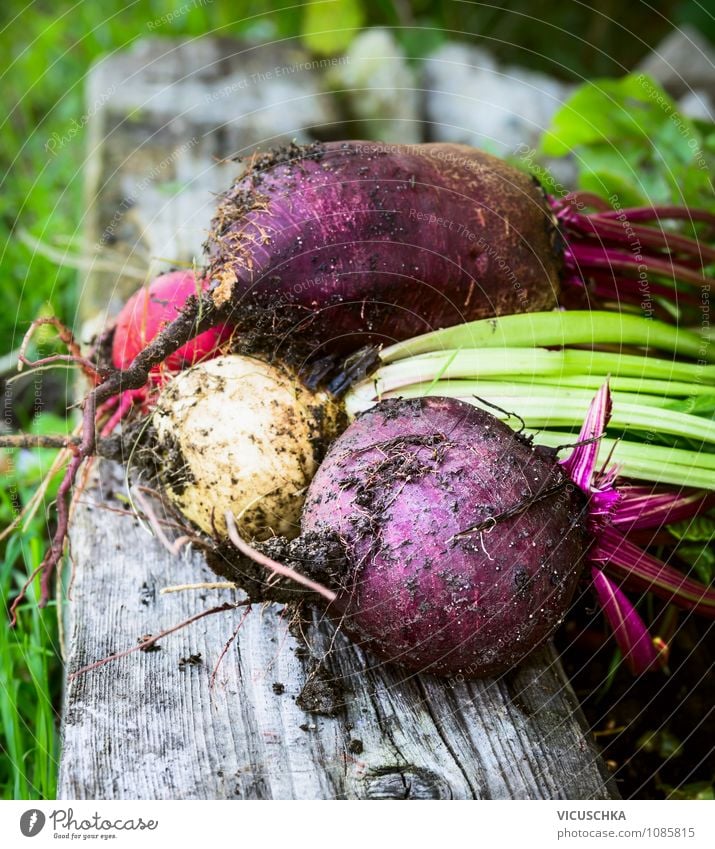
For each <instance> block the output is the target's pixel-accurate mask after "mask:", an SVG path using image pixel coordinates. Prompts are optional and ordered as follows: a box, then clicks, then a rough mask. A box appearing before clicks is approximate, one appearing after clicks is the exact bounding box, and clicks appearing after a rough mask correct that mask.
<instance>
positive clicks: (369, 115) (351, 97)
mask: <svg viewBox="0 0 715 849" xmlns="http://www.w3.org/2000/svg"><path fill="white" fill-rule="evenodd" d="M343 60H344V61H343V62H341V63H340V64H339V65H338V66H337V67H335V68H331V69H329V70H328V73H327V81H328V84H329V85H330V86H331V87H332V88H333V90H334V91H335V92H336V94H337V95H338V96H339V97H340V99H341V101H342V103H343V105H344V108H345V110H346V112H347V114H348V117H349V118H350V119H351V120H353V121H356V122H358V127H359V128H360V132H357V133H356V132H353V133H351V135H352V136H364V137H366V138H370V139H376V140H380V141H386V142H394V143H399V142H402V143H404V144H412V143H416V142H420V141H422V138H423V129H422V125H421V120H420V119H421V114H420V93H419V90H418V86H417V79H416V74H415V73H414V71H413V70H412V68H410V66H409V64H408V62H407V58H406V57H405V54H404V51H403V50H402V48H401V47H400V45H399V44H398V43H397V41H395V38H394V36H393V35H392V33H391V32H389V30H386V29H381V28H379V27H378V28H372V29H368V30H365V31H364V32H363V33H361V34H360V35H359V36H357V38H356V39H355V40H354V41H353V43H352V44H351V45H350V48H349V49H348V52H347V53H346V54H345V56H344V57H343Z"/></svg>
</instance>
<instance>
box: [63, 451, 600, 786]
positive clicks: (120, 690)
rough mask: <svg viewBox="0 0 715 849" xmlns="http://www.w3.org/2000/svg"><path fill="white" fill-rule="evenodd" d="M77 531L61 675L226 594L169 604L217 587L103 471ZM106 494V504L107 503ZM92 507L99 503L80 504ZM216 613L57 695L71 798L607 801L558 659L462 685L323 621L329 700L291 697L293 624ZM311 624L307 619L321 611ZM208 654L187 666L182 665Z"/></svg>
mask: <svg viewBox="0 0 715 849" xmlns="http://www.w3.org/2000/svg"><path fill="white" fill-rule="evenodd" d="M103 478H104V479H103V483H102V485H101V486H97V487H95V488H93V489H92V490H90V493H89V494H88V495H87V496H85V497H84V498H83V502H85V503H83V504H82V505H81V506H80V507H79V508H78V510H77V514H76V518H75V522H74V526H73V529H72V538H71V546H72V556H73V560H74V563H75V566H76V579H75V584H74V588H73V598H72V602H71V604H70V605H69V608H68V609H69V617H68V633H67V639H68V644H69V646H70V655H69V658H68V671H69V673H72V672H73V671H75V670H77V669H78V668H80V667H81V666H83V665H85V664H87V663H90V662H92V661H94V660H97V659H100V658H103V657H106V656H108V655H110V654H112V653H113V652H116V651H119V650H122V649H124V648H128V647H130V646H132V645H133V644H134V643H135V642H136V640H138V639H139V638H140V637H142V636H143V635H145V634H148V633H152V634H156V633H157V632H158V631H160V630H163V629H165V628H167V627H170V626H172V625H173V624H175V623H177V622H180V621H182V620H183V619H185V618H187V617H188V616H191V615H193V614H195V613H196V612H198V611H200V610H203V609H206V608H208V607H212V606H214V605H216V604H218V603H220V602H221V601H225V600H233V599H235V598H236V595H235V594H234V593H232V592H230V591H217V590H212V591H209V590H207V591H203V590H202V591H187V592H183V593H172V594H166V595H162V594H161V589H162V588H163V587H165V586H168V585H176V584H182V583H193V582H197V581H202V580H212V579H215V576H214V575H213V573H211V572H210V571H209V570H208V568H207V567H206V565H205V563H204V561H203V558H202V556H201V555H200V554H199V553H198V552H190V551H184V553H183V554H182V555H179V556H177V557H173V556H172V555H170V554H169V553H168V552H167V551H166V550H165V549H164V548H163V547H162V546H161V544H160V543H159V542H158V541H157V540H156V539H155V538H154V537H153V536H152V535H151V534H150V532H149V531H147V530H146V529H145V528H144V527H143V526H142V525H141V524H140V523H139V521H138V520H137V519H136V518H135V517H133V516H132V515H129V514H122V513H121V512H115V511H117V510H119V511H122V510H125V509H126V503H125V502H124V501H120V500H116V499H115V500H112V499H110V498H108V494H109V493H116V492H121V491H122V488H123V485H124V484H123V481H122V477H121V473H120V472H119V471H118V469H117V468H116V467H115V468H113V469H112V468H107V464H105V469H104V475H103ZM105 499H108V500H105ZM88 500H91V502H92V503H86V502H88ZM242 617H243V612H242V610H241V609H238V610H235V611H230V612H227V613H221V614H218V615H215V616H212V617H209V618H206V619H204V620H201V621H200V622H198V623H195V624H194V625H192V626H190V627H189V628H187V629H185V630H183V631H180V632H178V633H177V634H175V635H172V636H171V637H167V638H166V639H164V640H163V641H162V642H161V648H160V650H159V651H153V652H147V653H142V652H135V653H134V654H132V655H129V656H127V657H125V658H122V659H119V660H115V661H112V662H111V663H109V664H107V665H105V666H103V667H101V668H99V669H96V670H94V671H91V672H88V673H86V674H84V675H81V676H80V677H78V678H75V679H72V680H70V681H69V682H68V684H67V691H66V697H65V713H64V746H63V756H62V768H61V775H60V793H61V796H62V797H63V798H150V799H160V798H182V799H193V798H208V799H212V798H231V797H238V798H269V799H323V798H440V799H446V798H455V799H467V798H498V799H502V798H564V797H567V798H606V797H608V796H609V790H608V787H607V782H606V780H605V778H604V774H603V773H602V771H601V764H600V759H599V757H598V755H597V754H596V752H595V750H594V748H593V746H592V744H591V743H590V742H589V741H588V738H587V734H586V732H585V731H584V729H583V727H582V726H581V725H580V724H579V721H578V720H579V718H580V714H579V708H578V705H577V703H576V699H575V697H574V695H573V692H572V691H571V689H570V687H569V685H568V683H567V682H566V681H565V679H564V678H563V675H562V672H561V668H560V666H559V663H558V660H557V659H556V656H555V654H554V651H553V650H552V649H551V648H547V649H545V650H543V651H542V652H540V653H539V654H538V655H537V656H535V657H534V658H533V659H532V660H531V661H529V662H528V663H526V664H524V665H523V666H522V667H521V668H520V669H519V670H517V671H515V672H513V673H511V674H510V675H508V676H505V677H503V678H501V679H500V680H497V681H477V682H460V681H457V680H451V681H450V680H443V679H438V678H435V677H433V676H429V675H414V674H411V673H407V672H405V671H403V670H400V669H397V668H395V667H388V666H384V665H381V664H378V663H376V661H374V660H373V659H372V658H371V657H369V656H367V655H366V654H364V653H363V652H362V651H361V650H360V649H359V648H357V647H356V646H355V645H354V644H352V643H351V642H350V641H349V640H347V639H346V638H344V637H342V635H340V634H337V635H336V633H335V630H334V628H333V627H332V625H330V624H329V623H326V622H317V624H315V625H314V626H312V627H311V628H310V629H309V634H310V644H311V649H312V652H313V654H314V655H315V656H317V657H318V658H321V659H322V658H323V657H324V658H325V669H326V675H325V677H326V682H327V684H328V687H329V688H330V687H333V688H334V689H335V692H334V693H333V696H332V698H325V700H324V702H323V704H322V709H323V710H327V711H328V712H332V713H334V714H335V715H334V716H324V715H318V714H315V713H310V712H306V711H305V710H304V709H302V708H301V707H299V706H298V704H297V703H296V699H297V698H298V696H299V695H300V693H301V690H302V689H303V687H304V686H305V684H306V682H307V681H309V680H311V671H312V666H313V664H312V660H311V658H310V657H309V656H308V657H306V656H305V647H304V644H303V642H302V641H301V640H299V639H296V637H295V636H294V635H293V634H292V633H291V630H290V628H289V614H288V613H287V612H286V611H285V610H284V609H281V608H279V607H276V606H267V607H264V608H262V609H261V608H254V609H253V610H252V611H251V612H250V614H248V615H247V616H246V618H245V620H244V621H243V623H242V625H241V628H240V630H239V632H238V636H237V638H236V640H235V642H234V644H233V645H232V647H231V649H230V650H229V652H228V653H227V655H226V657H225V658H224V660H223V662H222V663H221V665H220V667H219V671H218V673H217V676H216V682H215V685H214V687H213V688H211V687H210V678H211V674H212V671H213V669H214V667H215V665H216V662H217V660H218V658H219V655H220V654H221V651H222V649H223V647H224V645H225V643H226V641H227V640H228V639H229V637H230V636H231V634H232V633H233V631H234V629H235V628H236V626H237V625H238V623H239V621H240V620H241V618H242ZM316 619H317V616H316ZM198 656H200V661H198V662H196V663H192V662H191V661H190V660H189V662H186V659H190V658H192V657H193V658H196V657H198Z"/></svg>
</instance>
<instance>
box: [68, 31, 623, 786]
mask: <svg viewBox="0 0 715 849" xmlns="http://www.w3.org/2000/svg"><path fill="white" fill-rule="evenodd" d="M304 60H305V57H304V56H302V55H301V54H300V53H296V52H295V51H294V50H293V49H292V48H290V49H288V50H287V52H285V51H284V52H279V53H276V51H275V50H272V51H270V53H263V52H262V53H261V54H260V55H259V54H257V53H256V52H255V51H251V50H247V49H245V48H242V47H240V46H238V45H235V44H233V43H230V42H222V41H215V40H204V41H200V42H194V43H192V44H191V45H189V46H187V45H181V44H173V43H166V42H149V43H146V44H143V45H140V46H139V48H138V49H137V52H135V53H134V54H132V55H127V54H121V55H118V56H116V57H113V58H112V59H111V60H108V61H106V62H104V63H102V64H101V65H100V66H98V68H96V69H95V70H94V72H93V74H92V76H91V81H90V86H89V96H88V99H89V102H90V105H92V104H97V103H100V104H101V105H100V107H99V108H96V109H94V110H93V112H94V114H93V117H92V122H91V135H92V139H93V150H94V153H93V157H92V159H91V164H90V167H89V171H88V204H87V208H88V213H87V243H88V245H89V246H90V248H91V249H92V250H96V253H97V255H98V256H99V257H101V258H102V259H107V258H112V259H113V260H114V261H116V262H118V263H119V265H120V267H121V269H123V270H120V272H119V273H116V274H115V273H111V272H106V271H99V270H97V271H95V272H93V273H91V274H90V275H89V276H88V278H87V281H86V285H85V289H84V292H83V295H84V298H83V315H84V318H85V320H87V319H89V320H90V321H95V322H96V320H97V318H99V319H100V320H102V319H103V317H104V315H106V312H107V311H110V312H111V311H113V310H114V309H115V308H116V304H117V302H118V301H119V299H120V298H121V297H123V296H125V295H126V293H127V291H128V290H129V288H130V287H134V286H136V284H137V274H136V273H134V272H132V273H129V269H131V268H133V269H135V271H137V270H138V275H139V277H141V275H142V273H149V272H150V273H152V274H153V273H156V272H157V271H159V270H161V269H162V268H164V267H166V266H168V265H170V264H171V262H172V260H173V261H189V262H190V261H191V260H192V258H193V257H197V256H198V255H199V252H200V243H201V241H202V239H203V230H204V229H205V227H206V226H207V224H208V220H209V218H210V211H211V208H212V205H213V195H212V192H213V191H218V190H219V189H220V188H222V187H224V186H226V185H227V184H228V182H229V180H230V179H231V177H232V176H233V174H234V173H235V171H236V166H235V165H234V164H233V163H230V164H229V165H226V164H225V163H222V162H221V161H220V158H221V157H224V156H226V155H227V154H228V153H230V152H232V151H239V150H246V149H248V148H250V147H251V146H252V145H254V144H256V143H257V142H261V141H267V142H272V141H275V140H276V136H278V137H281V136H282V137H285V136H288V137H295V136H297V137H301V136H303V137H310V134H311V130H310V127H311V126H312V125H313V124H316V123H320V122H321V121H322V122H324V123H325V124H326V125H330V126H332V127H334V126H336V121H337V118H336V115H337V112H336V109H335V106H334V104H332V102H329V101H327V100H326V99H325V97H326V96H325V95H324V93H323V92H322V90H321V85H320V80H319V79H317V78H316V77H315V75H314V74H313V72H312V70H309V71H306V72H302V71H301V72H300V74H299V76H298V77H293V82H294V83H295V85H294V86H293V88H292V90H291V91H287V90H286V89H285V88H280V87H279V88H278V89H275V88H273V89H270V90H269V87H267V82H268V79H263V80H262V74H263V72H266V71H269V70H270V69H272V68H276V67H299V66H300V65H301V64H302V63H303V62H304ZM291 63H293V65H292V66H291ZM261 67H262V68H263V71H261ZM279 76H280V75H279ZM254 78H255V80H256V81H254ZM245 80H249V83H244V82H243V81H245ZM261 80H262V81H261ZM251 81H253V82H251ZM246 85H248V86H249V91H250V95H249V98H248V100H246V99H245V98H244V97H243V93H244V92H245V91H246ZM250 85H254V86H255V87H256V88H255V90H250ZM281 85H282V83H281ZM251 98H253V100H251ZM256 98H258V105H256ZM294 101H295V102H297V103H298V108H297V109H296V108H295V102H294ZM286 103H291V104H292V111H290V110H289V109H288V107H287V106H286ZM252 110H253V111H252ZM256 110H258V111H259V112H260V111H261V110H265V114H262V115H261V117H260V120H258V121H254V120H253V119H254V118H255V115H254V114H253V113H255V112H256ZM130 114H132V115H133V116H134V117H133V119H132V120H131V121H129V120H128V118H127V116H129V115H130ZM320 116H322V117H320ZM267 127H268V128H271V129H272V130H273V131H272V132H269V131H268V130H267V129H266V128H267ZM333 131H334V130H333ZM187 139H188V140H191V139H197V140H198V141H196V142H195V143H193V144H191V145H187ZM162 163H168V164H166V165H164V167H162ZM177 184H178V185H177ZM101 469H102V476H101V481H98V482H95V483H93V484H91V485H90V486H89V487H88V488H87V490H86V491H85V493H84V494H83V499H82V500H83V503H82V505H80V506H79V507H78V508H77V512H76V514H75V520H74V524H73V528H72V533H71V554H72V559H73V563H74V567H75V572H76V580H75V583H74V588H73V596H72V601H71V602H69V603H67V606H66V610H67V644H68V655H69V656H68V672H69V673H71V672H73V671H74V670H77V669H79V668H80V667H82V666H83V665H85V664H87V663H90V662H92V661H95V660H98V659H100V658H103V657H106V656H108V655H109V654H111V653H113V652H115V651H117V650H121V649H124V648H127V647H129V646H130V645H132V644H134V642H135V641H136V640H137V639H139V638H140V637H141V636H143V635H145V634H147V633H157V632H158V631H160V630H163V629H165V628H167V627H169V626H171V625H173V624H175V623H177V622H179V621H181V620H183V619H185V618H186V617H188V616H191V615H193V614H195V613H197V612H198V611H200V610H202V609H205V608H207V607H211V606H214V605H215V604H218V603H220V602H221V601H223V600H230V599H233V598H234V596H233V595H232V594H231V593H228V592H226V591H222V592H219V591H202V592H201V594H198V593H197V592H184V593H179V594H171V595H162V594H161V593H160V590H161V588H162V587H165V586H167V585H175V584H182V583H194V582H197V581H201V580H211V579H213V577H214V576H213V574H212V573H211V572H210V571H209V570H208V568H207V566H206V564H205V562H204V560H203V557H202V556H201V554H200V553H198V552H192V551H188V550H186V549H185V550H184V551H183V552H182V554H180V555H179V556H172V555H170V554H169V553H168V552H167V551H166V550H165V549H164V548H163V547H162V546H161V545H160V543H159V542H158V541H157V540H156V539H155V538H154V537H153V536H152V535H151V534H150V533H149V532H148V531H147V530H146V529H145V528H144V527H143V526H142V525H141V524H140V523H139V521H138V520H137V519H136V518H135V517H133V516H132V515H127V514H126V513H125V512H123V511H125V510H126V501H122V500H117V499H113V498H112V497H111V495H112V493H117V492H119V493H122V492H123V493H124V494H125V495H126V494H127V492H126V487H125V482H124V480H123V477H122V474H121V472H120V470H119V469H118V468H117V467H115V466H113V465H112V464H108V463H103V464H101ZM290 615H291V614H290V613H289V612H287V611H285V610H282V609H280V608H277V607H275V606H269V607H265V608H262V609H259V608H254V609H253V610H252V611H251V612H250V614H248V615H247V616H246V618H245V620H243V622H242V625H241V628H240V630H239V632H238V635H237V637H236V640H235V642H234V643H233V644H232V646H231V648H230V649H229V651H228V652H227V654H226V657H225V658H224V660H223V662H222V664H221V666H220V668H219V671H218V673H217V676H216V683H215V686H214V687H210V677H211V672H212V669H213V667H214V665H215V664H216V662H217V660H218V658H219V656H220V655H221V652H222V650H223V648H224V646H225V644H226V641H227V640H228V638H229V637H230V636H231V634H232V633H233V631H234V629H235V628H236V627H237V625H238V624H239V621H241V619H242V616H243V614H242V612H241V610H240V609H239V610H235V611H231V612H228V613H222V614H220V615H216V616H212V617H208V618H206V619H202V620H201V621H199V622H197V623H195V624H194V625H192V626H191V627H190V628H188V629H186V630H183V631H181V632H179V633H177V634H175V635H173V636H172V637H169V638H167V639H165V640H163V641H162V643H161V649H160V650H159V651H155V652H148V653H141V652H136V653H134V654H132V655H130V656H128V657H125V658H123V659H121V660H117V661H114V662H112V663H111V664H108V665H106V666H104V667H102V668H100V669H97V670H94V671H92V672H90V673H87V674H85V675H83V676H80V677H78V678H70V679H69V680H68V681H67V686H66V694H65V704H64V719H63V755H62V762H61V773H60V784H59V795H60V797H61V798H146V799H155V798H156V799H159V798H181V799H184V798H185V799H193V798H222V799H223V798H281V799H299V798H305V799H324V798H425V797H426V798H607V797H609V796H611V795H615V791H614V790H613V788H612V786H611V784H610V782H609V781H608V778H607V776H606V774H605V771H604V768H603V765H602V763H601V760H600V758H599V756H598V754H597V752H596V750H595V747H594V746H593V743H592V741H591V739H590V737H589V735H588V731H587V729H586V728H585V726H584V723H583V718H582V715H581V713H580V710H579V707H578V704H577V701H576V698H575V696H574V694H573V692H572V690H571V688H570V686H569V685H568V682H567V681H566V680H565V678H564V676H563V672H562V670H561V666H560V664H559V662H558V659H557V657H556V655H555V652H554V650H553V648H551V647H547V648H545V649H543V650H542V651H541V652H539V653H538V655H535V656H534V657H533V658H532V659H531V660H530V661H529V662H528V663H526V664H524V665H523V666H522V667H521V668H520V669H519V670H516V671H515V672H513V673H511V674H510V675H508V676H505V677H503V678H502V679H500V680H498V681H482V682H460V681H456V680H451V681H450V680H440V679H436V678H433V677H431V676H426V675H414V674H411V673H406V672H404V671H402V670H400V669H397V668H395V667H391V666H384V665H380V664H377V663H376V662H375V660H374V659H372V658H371V657H370V656H368V655H366V654H364V653H363V652H362V651H361V650H360V649H359V648H358V647H356V646H355V645H353V644H352V643H351V642H350V641H348V640H347V639H346V638H344V637H343V636H342V635H341V634H340V633H337V634H336V633H335V630H334V628H333V626H332V625H331V624H330V623H327V622H322V621H319V619H318V615H317V614H316V621H315V622H313V623H312V625H311V626H310V627H308V626H305V627H306V628H307V631H308V633H309V636H310V644H311V651H312V654H313V658H311V656H310V655H309V654H306V651H305V646H304V643H303V642H302V641H301V640H299V639H297V638H296V636H295V634H294V633H292V632H291V629H290V628H289V619H290ZM292 630H293V631H295V628H294V629H292ZM197 655H200V662H191V658H192V656H197ZM315 657H317V658H318V659H322V660H324V663H323V665H322V667H321V668H322V669H323V670H324V671H323V674H322V675H318V676H316V674H315V670H314V658H315ZM182 659H188V661H185V662H182ZM321 682H322V683H321ZM318 684H321V686H320V687H319V686H318ZM306 685H309V686H308V689H307V690H306V689H305V688H306ZM301 693H303V699H302V700H300V699H299V696H300V694H301ZM311 693H312V697H313V701H318V702H320V701H321V700H322V710H323V712H324V713H325V712H326V711H327V712H328V713H331V714H333V715H330V716H326V715H318V714H315V713H311V712H307V711H306V710H305V709H304V708H305V705H306V702H308V703H309V702H310V699H308V698H306V694H308V695H310V694H311ZM331 694H332V695H331ZM301 704H302V705H303V707H301Z"/></svg>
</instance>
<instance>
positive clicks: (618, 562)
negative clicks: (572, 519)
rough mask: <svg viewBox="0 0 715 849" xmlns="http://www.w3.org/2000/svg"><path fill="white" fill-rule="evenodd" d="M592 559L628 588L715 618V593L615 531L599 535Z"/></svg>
mask: <svg viewBox="0 0 715 849" xmlns="http://www.w3.org/2000/svg"><path fill="white" fill-rule="evenodd" d="M591 558H592V560H594V561H596V562H602V563H604V564H605V566H604V568H605V569H606V571H607V572H609V573H610V574H612V575H614V577H616V578H619V579H620V580H622V581H623V582H624V583H625V584H626V585H627V586H631V587H633V588H634V589H637V590H645V591H646V592H652V593H653V594H654V595H657V596H659V597H660V598H662V599H665V601H667V602H669V603H671V604H675V605H677V606H678V607H682V608H684V609H686V610H693V611H695V612H696V613H699V614H700V615H701V616H707V617H708V618H710V619H712V618H715V591H714V590H712V589H710V588H709V587H706V586H705V585H704V584H701V583H700V582H699V581H694V580H693V579H692V578H687V577H686V576H685V575H683V573H682V572H679V571H678V570H677V569H673V568H672V567H671V566H666V564H665V563H662V562H661V561H660V560H658V559H657V558H656V557H653V556H652V555H650V554H648V553H647V552H645V551H643V549H641V548H638V546H637V545H634V544H633V543H632V542H630V541H629V540H627V539H626V538H625V537H624V536H623V535H622V534H621V533H619V531H617V530H616V529H615V528H605V529H603V530H602V531H601V533H600V534H599V536H598V538H597V540H596V543H595V545H594V547H593V548H592V549H591Z"/></svg>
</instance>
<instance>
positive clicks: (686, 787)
mask: <svg viewBox="0 0 715 849" xmlns="http://www.w3.org/2000/svg"><path fill="white" fill-rule="evenodd" d="M685 620H686V616H685V614H681V622H680V623H679V625H678V629H677V634H676V636H675V638H674V639H673V641H672V643H671V648H670V660H669V674H666V673H664V672H651V673H649V674H647V675H644V676H642V677H641V678H638V679H635V678H633V676H632V675H631V674H630V673H629V672H628V671H627V669H626V668H625V667H624V666H623V665H621V666H620V667H619V669H618V671H617V673H616V675H615V677H614V678H613V680H612V683H611V685H610V687H609V686H607V683H606V682H607V680H608V673H609V666H610V664H611V661H612V659H613V656H614V644H613V641H612V640H604V639H603V637H604V631H603V628H602V626H600V625H598V624H595V619H594V609H593V607H588V606H587V604H586V603H581V604H579V605H577V606H576V607H575V609H574V610H573V611H572V614H571V615H570V617H569V619H568V620H567V623H566V625H565V626H564V627H563V628H561V629H559V631H558V632H557V634H556V644H557V648H558V649H559V651H560V653H561V658H562V661H563V664H564V668H565V670H566V673H567V675H568V677H569V679H570V681H571V683H572V685H573V687H574V690H575V691H576V695H577V696H578V698H579V701H580V702H581V705H582V707H583V710H584V713H585V715H586V720H587V722H588V726H589V728H590V730H591V733H592V734H593V735H594V738H595V740H596V743H597V744H598V745H599V747H600V748H601V751H602V753H603V758H604V760H605V761H606V764H607V766H608V768H609V770H610V771H611V772H612V774H613V776H614V778H615V780H616V783H617V786H618V789H619V792H620V794H621V795H622V796H623V798H626V799H630V798H634V799H664V798H683V797H687V798H693V797H694V796H695V794H696V792H697V791H698V790H700V791H701V792H702V791H703V790H705V792H706V793H708V792H711V791H709V790H708V789H707V787H708V785H710V786H712V783H713V781H714V780H715V744H714V743H713V735H712V721H713V712H714V710H715V708H714V705H713V698H712V694H713V657H714V656H715V623H708V622H706V621H705V620H703V619H700V618H695V617H693V616H691V617H690V618H689V619H688V620H687V621H685Z"/></svg>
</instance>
